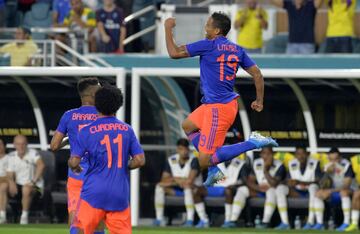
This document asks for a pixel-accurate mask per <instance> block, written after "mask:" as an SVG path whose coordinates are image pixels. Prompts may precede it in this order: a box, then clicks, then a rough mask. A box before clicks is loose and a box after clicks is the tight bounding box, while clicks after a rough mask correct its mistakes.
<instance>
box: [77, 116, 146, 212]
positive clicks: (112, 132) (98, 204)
mask: <svg viewBox="0 0 360 234" xmlns="http://www.w3.org/2000/svg"><path fill="white" fill-rule="evenodd" d="M143 153H144V151H143V149H142V148H141V146H140V143H139V141H138V140H137V138H136V136H135V133H134V131H133V129H132V128H131V126H130V125H128V124H126V123H124V122H122V121H120V120H118V119H117V118H116V117H112V116H109V117H98V119H97V120H96V121H94V122H92V123H91V124H89V125H87V126H85V127H84V128H83V129H81V131H80V132H79V134H78V138H77V144H76V145H75V147H74V148H73V149H72V151H71V157H86V158H87V159H88V162H89V168H88V170H87V172H86V174H85V176H84V184H83V188H82V191H81V199H83V200H85V201H86V202H88V203H89V204H90V205H91V206H92V207H94V208H97V209H102V210H106V211H122V210H125V209H126V208H127V207H128V206H129V201H130V194H129V193H130V187H129V173H128V161H129V159H130V157H136V156H137V155H140V154H143Z"/></svg>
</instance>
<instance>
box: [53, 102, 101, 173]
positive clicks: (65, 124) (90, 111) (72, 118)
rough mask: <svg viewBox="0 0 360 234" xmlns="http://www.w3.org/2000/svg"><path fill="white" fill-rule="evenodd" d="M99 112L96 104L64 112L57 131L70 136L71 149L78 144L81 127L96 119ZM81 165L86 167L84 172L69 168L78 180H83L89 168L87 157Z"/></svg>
mask: <svg viewBox="0 0 360 234" xmlns="http://www.w3.org/2000/svg"><path fill="white" fill-rule="evenodd" d="M97 113H98V112H97V110H96V108H95V107H94V106H81V107H79V108H76V109H72V110H69V111H67V112H65V113H64V114H63V116H62V117H61V120H60V123H59V126H58V127H57V129H56V131H58V132H61V133H62V134H64V135H68V136H69V144H70V150H71V149H72V148H74V146H75V144H76V139H77V135H78V133H79V131H80V129H81V128H83V127H84V126H85V125H87V124H89V123H91V122H93V121H94V120H96V118H97ZM81 167H82V168H84V170H83V172H82V173H80V174H75V173H74V172H72V170H70V169H69V170H68V176H69V177H72V178H74V179H77V180H82V179H83V177H84V174H85V172H86V170H87V168H88V164H87V162H86V160H85V159H82V161H81Z"/></svg>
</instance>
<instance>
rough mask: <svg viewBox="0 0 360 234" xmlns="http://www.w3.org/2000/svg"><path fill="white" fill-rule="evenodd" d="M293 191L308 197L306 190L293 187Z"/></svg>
mask: <svg viewBox="0 0 360 234" xmlns="http://www.w3.org/2000/svg"><path fill="white" fill-rule="evenodd" d="M295 191H296V192H297V193H298V194H299V196H300V197H304V198H306V197H309V191H308V190H300V189H295Z"/></svg>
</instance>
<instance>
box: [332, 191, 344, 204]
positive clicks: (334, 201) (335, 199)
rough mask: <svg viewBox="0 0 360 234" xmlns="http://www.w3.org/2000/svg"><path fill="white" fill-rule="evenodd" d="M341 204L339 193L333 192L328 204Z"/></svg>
mask: <svg viewBox="0 0 360 234" xmlns="http://www.w3.org/2000/svg"><path fill="white" fill-rule="evenodd" d="M340 203H341V195H340V192H334V193H332V194H331V195H330V204H331V205H338V204H340Z"/></svg>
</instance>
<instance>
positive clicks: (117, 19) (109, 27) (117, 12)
mask: <svg viewBox="0 0 360 234" xmlns="http://www.w3.org/2000/svg"><path fill="white" fill-rule="evenodd" d="M96 21H97V22H101V23H103V24H104V28H105V32H106V34H107V35H109V37H110V38H111V40H110V41H109V42H108V43H106V44H104V50H105V51H104V52H107V53H109V52H115V51H116V50H118V49H119V43H120V32H121V31H120V29H121V27H125V25H124V13H123V11H122V9H121V8H118V7H117V8H115V9H114V10H113V11H110V12H109V11H105V10H104V9H100V10H98V11H97V12H96ZM101 43H103V42H101Z"/></svg>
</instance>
